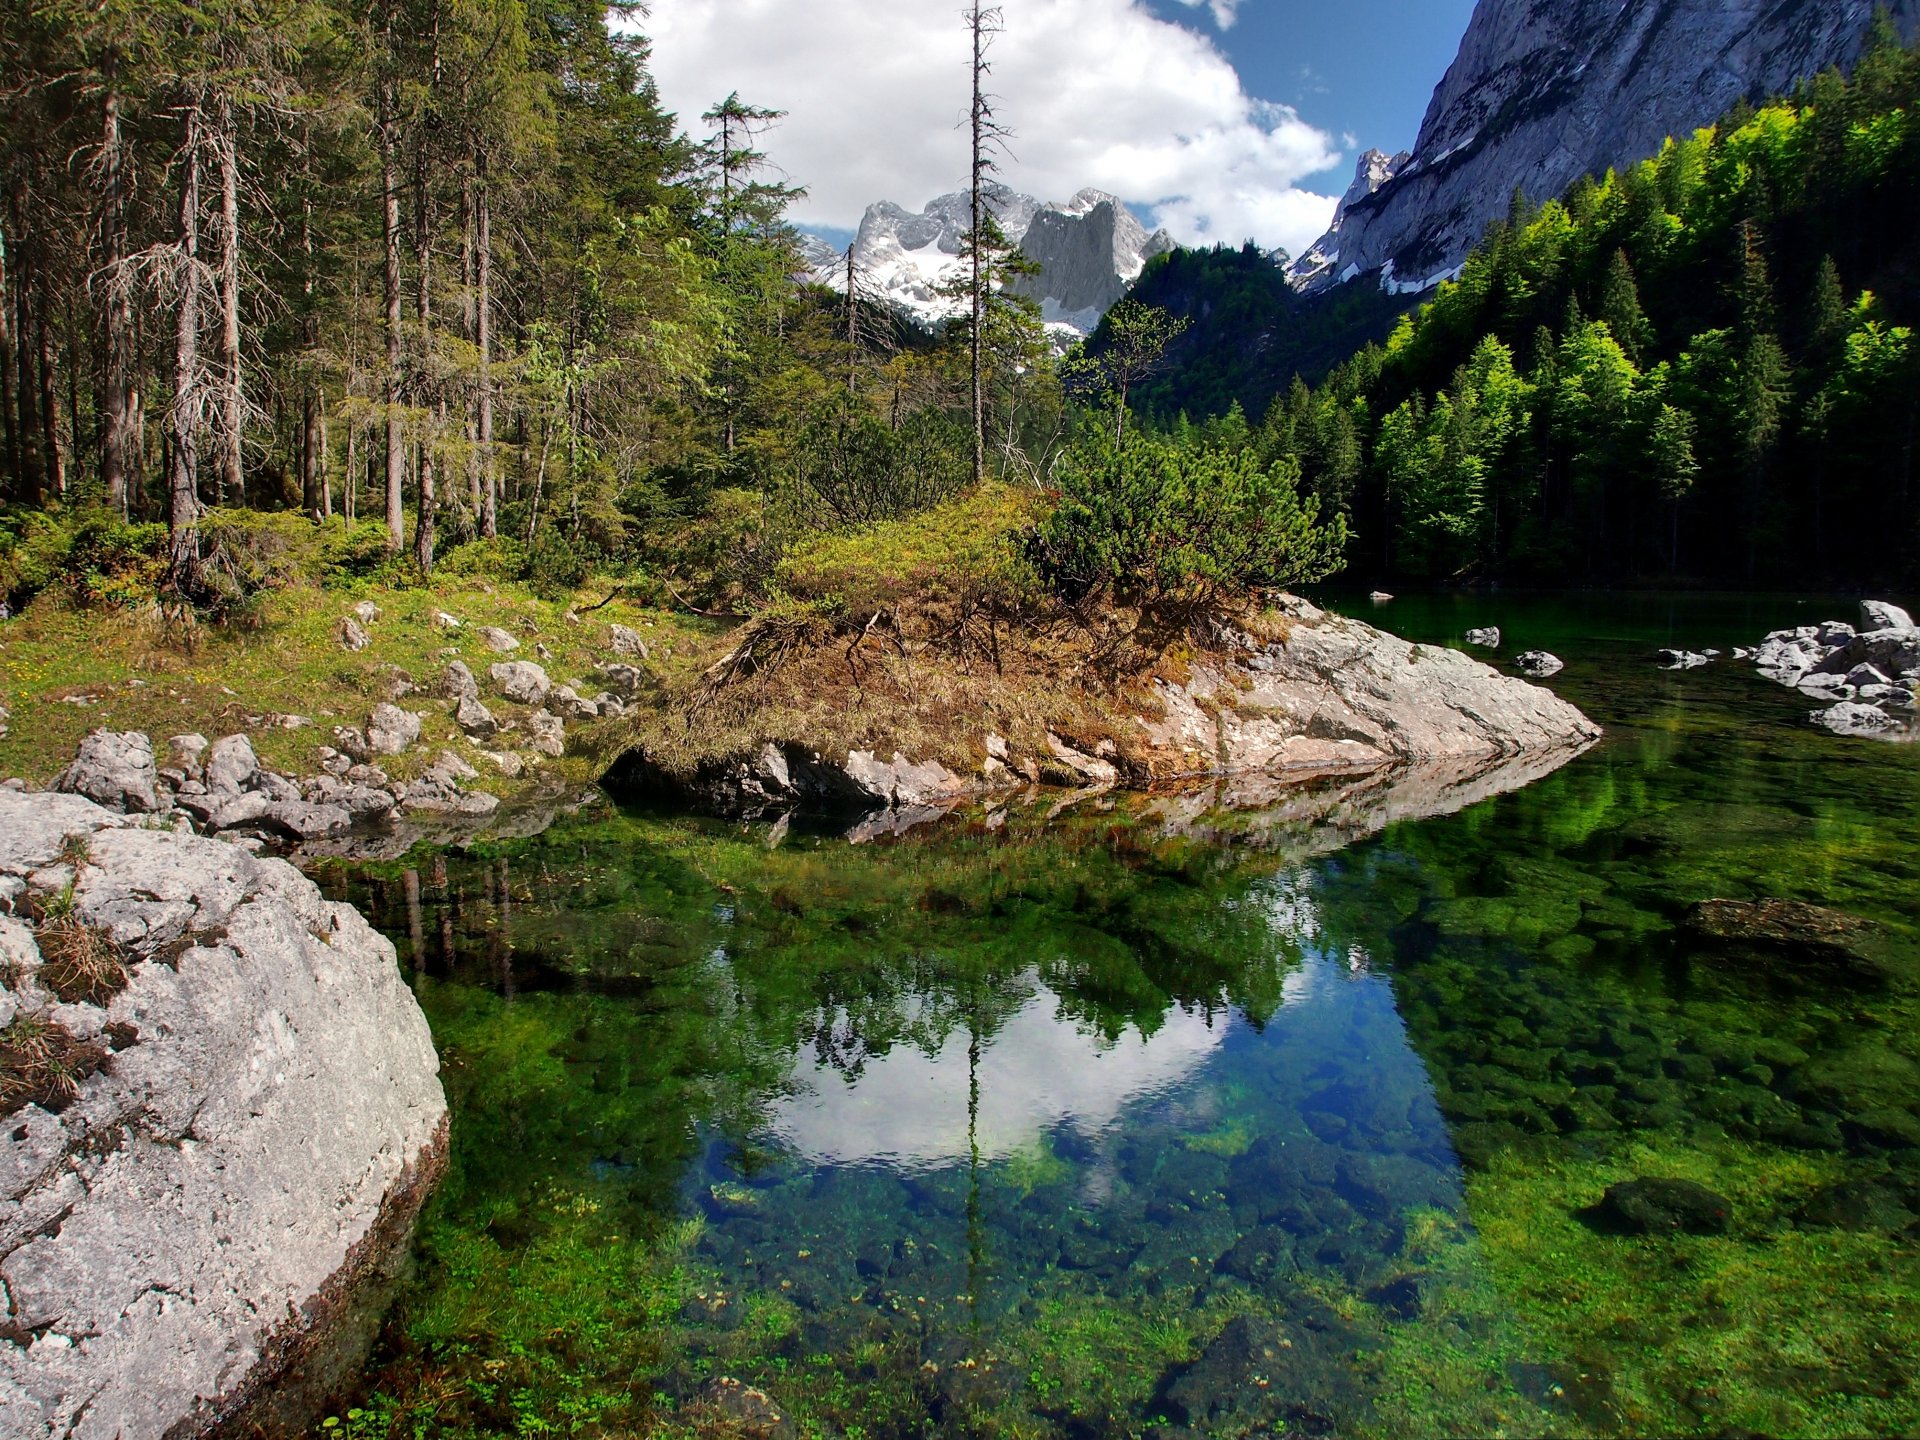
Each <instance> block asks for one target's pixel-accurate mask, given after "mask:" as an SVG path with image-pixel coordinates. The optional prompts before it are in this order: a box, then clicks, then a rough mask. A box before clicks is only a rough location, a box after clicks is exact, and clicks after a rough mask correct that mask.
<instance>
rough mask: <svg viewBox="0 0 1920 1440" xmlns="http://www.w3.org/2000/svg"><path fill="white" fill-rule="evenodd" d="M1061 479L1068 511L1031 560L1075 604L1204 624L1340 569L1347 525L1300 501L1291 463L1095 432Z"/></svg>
mask: <svg viewBox="0 0 1920 1440" xmlns="http://www.w3.org/2000/svg"><path fill="white" fill-rule="evenodd" d="M1054 479H1055V484H1056V485H1057V486H1058V488H1059V503H1058V504H1057V505H1056V506H1055V508H1054V510H1053V512H1052V513H1051V514H1049V515H1048V516H1047V517H1046V518H1045V519H1044V520H1042V521H1041V522H1040V525H1039V528H1038V530H1037V532H1036V534H1035V536H1034V540H1033V547H1032V553H1033V557H1034V560H1035V562H1036V564H1037V566H1038V568H1039V570H1040V572H1041V574H1042V575H1043V576H1044V577H1045V579H1046V581H1047V583H1048V584H1049V585H1050V586H1051V587H1052V588H1053V590H1054V591H1055V593H1057V594H1059V595H1060V596H1061V598H1063V599H1065V600H1067V601H1068V602H1070V603H1073V604H1076V605H1085V604H1088V603H1097V602H1100V601H1105V600H1115V601H1119V602H1121V603H1125V604H1133V605H1139V606H1140V607H1142V608H1143V609H1148V610H1153V611H1156V612H1159V613H1162V614H1167V615H1172V616H1183V615H1196V614H1200V613H1203V612H1205V611H1207V610H1209V609H1212V608H1215V607H1217V606H1220V605H1222V604H1225V603H1229V602H1231V601H1233V600H1235V599H1238V598H1240V597H1243V596H1245V595H1246V594H1248V593H1249V592H1251V591H1253V590H1256V589H1260V588H1263V587H1268V586H1276V587H1277V586H1285V585H1299V584H1304V583H1307V582H1310V581H1314V580H1323V579H1325V578H1326V577H1327V576H1329V575H1331V574H1333V573H1334V572H1335V571H1336V570H1338V569H1339V568H1340V563H1341V560H1340V556H1341V550H1342V548H1343V547H1344V546H1345V544H1346V540H1347V527H1346V521H1345V520H1344V519H1343V518H1341V517H1339V516H1335V517H1334V519H1333V520H1332V521H1330V522H1328V523H1327V524H1324V525H1323V524H1321V523H1320V519H1319V505H1318V502H1317V501H1315V500H1313V499H1306V500H1302V499H1301V497H1300V494H1299V489H1298V482H1299V465H1298V463H1297V462H1296V461H1295V460H1293V459H1292V458H1286V459H1282V460H1279V461H1277V462H1275V463H1273V464H1271V465H1262V464H1261V462H1260V460H1259V458H1258V456H1257V454H1256V453H1255V452H1254V451H1253V450H1252V449H1250V448H1248V447H1245V446H1234V445H1222V444H1216V443H1209V442H1206V441H1194V442H1190V443H1184V444H1183V443H1180V442H1178V441H1174V440H1169V439H1165V438H1163V437H1160V436H1155V435H1145V434H1140V433H1138V432H1134V433H1130V434H1129V435H1128V436H1127V438H1126V441H1125V444H1124V446H1121V447H1118V448H1116V443H1115V440H1114V436H1113V434H1112V433H1111V431H1110V430H1109V429H1108V428H1107V427H1106V426H1105V425H1104V424H1096V425H1094V426H1090V428H1089V430H1088V433H1087V434H1086V435H1085V436H1083V437H1082V439H1081V440H1080V441H1079V442H1078V443H1077V444H1076V445H1075V446H1074V447H1072V448H1071V449H1070V450H1068V451H1067V452H1066V454H1065V455H1063V456H1062V458H1061V462H1060V464H1059V466H1058V467H1057V468H1056V470H1055V476H1054Z"/></svg>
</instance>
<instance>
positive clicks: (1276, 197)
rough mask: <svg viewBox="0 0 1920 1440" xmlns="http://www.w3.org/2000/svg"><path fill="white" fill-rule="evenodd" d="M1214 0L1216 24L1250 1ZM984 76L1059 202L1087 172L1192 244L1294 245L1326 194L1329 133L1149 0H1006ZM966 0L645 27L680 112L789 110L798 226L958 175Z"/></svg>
mask: <svg viewBox="0 0 1920 1440" xmlns="http://www.w3.org/2000/svg"><path fill="white" fill-rule="evenodd" d="M1189 3H1194V4H1208V5H1209V6H1210V8H1212V9H1213V10H1214V11H1215V16H1216V19H1219V20H1220V22H1221V23H1222V24H1226V23H1228V22H1230V20H1231V18H1232V12H1233V9H1234V6H1235V5H1236V4H1237V3H1239V0H1189ZM1001 8H1002V10H1003V12H1004V15H1005V31H1004V33H1003V34H1001V35H1000V37H999V38H998V39H997V40H996V41H995V43H994V47H993V50H992V54H991V60H992V64H993V75H992V81H991V89H992V92H993V94H994V95H995V97H996V100H997V105H998V112H999V116H1000V119H1001V121H1002V122H1003V123H1004V124H1005V125H1007V126H1008V127H1009V128H1010V129H1012V130H1013V132H1014V138H1013V140H1012V142H1011V144H1010V152H1011V153H1010V155H1009V156H1008V157H1007V159H1006V160H1005V162H1004V164H1003V168H1002V177H1003V178H1004V179H1005V180H1006V182H1007V183H1008V184H1010V185H1012V186H1013V187H1014V188H1015V189H1018V190H1023V191H1026V192H1027V193H1029V194H1033V195H1038V196H1039V197H1041V198H1042V199H1051V200H1064V199H1066V198H1067V197H1069V196H1071V195H1072V194H1073V193H1074V192H1075V191H1078V190H1080V189H1082V188H1083V187H1086V186H1094V187H1097V188H1098V189H1101V190H1108V191H1111V192H1113V193H1114V194H1116V195H1118V196H1120V198H1121V199H1123V200H1125V201H1128V202H1129V203H1131V204H1134V205H1137V206H1140V207H1142V208H1143V209H1144V210H1146V211H1147V212H1148V213H1149V214H1150V215H1151V216H1152V217H1153V218H1154V219H1155V220H1156V221H1157V222H1158V223H1160V224H1163V225H1165V226H1166V227H1167V229H1168V230H1169V231H1170V232H1172V234H1173V235H1174V237H1175V238H1176V239H1178V240H1180V241H1182V242H1184V243H1186V244H1194V245H1198V244H1211V243H1213V242H1215V241H1225V242H1226V243H1228V244H1235V245H1237V244H1239V243H1240V242H1241V241H1243V240H1247V239H1252V240H1256V241H1258V242H1259V243H1260V244H1262V245H1267V246H1272V245H1284V246H1285V247H1286V248H1287V249H1289V250H1291V251H1293V252H1294V253H1296V254H1297V253H1299V251H1301V250H1302V249H1304V248H1305V247H1306V246H1307V245H1309V244H1310V243H1312V241H1313V240H1314V239H1315V238H1316V237H1317V236H1318V235H1319V234H1320V232H1321V231H1322V230H1324V229H1325V228H1326V223H1327V221H1328V219H1329V218H1330V217H1331V215H1332V212H1333V204H1334V201H1333V198H1332V197H1329V196H1324V195H1320V194H1317V193H1315V192H1313V191H1310V190H1307V189H1304V188H1302V187H1301V184H1300V182H1301V181H1302V180H1303V179H1305V178H1306V177H1308V176H1311V175H1315V174H1317V173H1319V172H1321V171H1325V170H1328V169H1330V168H1331V167H1333V166H1336V165H1338V164H1339V163H1340V160H1341V156H1340V153H1339V148H1340V147H1339V144H1338V142H1337V141H1336V140H1335V138H1334V137H1333V136H1330V135H1328V134H1326V133H1325V132H1323V131H1321V130H1318V129H1316V128H1315V127H1313V126H1312V125H1309V124H1308V123H1307V122H1306V121H1304V120H1302V119H1301V118H1300V116H1299V115H1298V114H1297V113H1295V112H1294V111H1293V110H1292V109H1290V108H1288V107H1287V106H1284V105H1277V104H1273V103H1270V102H1268V101H1265V100H1262V99H1259V98H1257V97H1255V96H1252V95H1249V94H1248V93H1247V92H1246V89H1245V87H1244V86H1243V85H1242V84H1241V81H1240V76H1239V74H1238V73H1237V72H1236V71H1235V70H1234V68H1233V66H1232V64H1231V63H1229V62H1228V60H1227V58H1226V57H1225V56H1224V55H1222V54H1221V52H1220V50H1219V49H1218V48H1217V47H1216V46H1215V45H1214V43H1213V42H1212V41H1211V40H1209V39H1208V38H1206V37H1205V36H1203V35H1200V34H1197V33H1196V32H1194V31H1192V30H1190V29H1187V28H1186V27H1184V26H1181V25H1177V24H1172V23H1169V22H1167V21H1164V20H1161V19H1158V18H1156V17H1155V16H1153V15H1152V14H1150V13H1149V12H1148V11H1147V10H1146V9H1145V8H1144V6H1143V5H1142V4H1141V3H1139V0H1001ZM959 9H960V7H959V5H958V3H957V0H832V3H822V0H809V3H795V0H655V3H654V6H653V13H652V14H651V15H650V16H649V17H648V18H647V19H646V20H645V21H644V22H642V23H643V28H644V29H645V30H646V32H647V34H648V35H649V36H650V37H651V38H652V41H653V65H652V68H653V73H654V76H655V78H656V80H657V81H658V83H659V86H660V91H661V96H662V99H663V100H664V101H665V103H666V104H667V106H668V107H669V108H670V109H672V110H674V111H675V112H676V113H678V114H679V116H680V119H681V123H682V124H683V125H685V126H687V127H688V128H690V129H692V130H694V131H696V132H697V131H698V130H699V125H700V122H699V118H698V117H699V115H700V113H701V111H703V110H705V109H707V108H709V107H710V106H711V105H712V104H713V102H714V101H716V100H718V99H721V98H723V97H724V96H726V95H728V94H730V93H731V92H733V91H738V92H739V93H740V95H741V97H742V98H743V99H744V100H746V101H748V102H749V103H750V104H754V105H760V106H768V107H771V108H774V109H779V110H784V111H786V112H788V113H787V118H786V119H785V120H784V121H783V122H782V123H781V124H780V126H779V128H778V129H776V130H774V131H773V132H772V133H770V134H768V135H767V136H765V137H764V138H763V140H762V141H761V142H760V146H761V148H762V149H763V150H765V151H766V152H767V153H768V155H769V156H770V157H771V159H772V160H773V161H774V162H775V163H776V164H777V165H778V166H780V168H781V169H783V170H784V171H785V172H786V173H787V174H788V175H789V176H790V177H791V178H792V180H793V181H794V182H795V183H797V184H801V185H804V186H806V187H807V190H808V195H807V198H806V199H805V200H803V201H802V202H801V203H800V205H799V206H798V207H797V209H796V210H795V212H794V218H795V220H796V221H797V222H798V223H800V224H802V225H818V226H828V227H837V228H843V229H850V228H852V227H853V226H854V225H857V224H858V223H859V219H860V216H861V214H862V212H863V211H864V210H865V209H866V207H867V206H868V205H869V204H870V203H872V202H874V201H876V200H894V201H897V202H899V203H901V204H904V205H906V206H908V207H909V208H912V209H917V208H919V206H921V205H923V204H924V203H925V202H926V201H928V200H930V199H932V198H933V197H934V196H935V195H939V194H943V193H946V192H949V191H953V190H958V189H960V188H962V186H963V185H964V184H965V182H966V175H967V138H966V134H965V132H964V130H963V129H962V128H961V122H962V120H963V119H964V117H965V115H966V109H967V95H968V83H967V57H968V40H967V35H966V31H965V29H964V27H963V26H962V24H961V22H960V17H959Z"/></svg>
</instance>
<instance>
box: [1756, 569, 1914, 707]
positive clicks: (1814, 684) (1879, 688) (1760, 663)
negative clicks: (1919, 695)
mask: <svg viewBox="0 0 1920 1440" xmlns="http://www.w3.org/2000/svg"><path fill="white" fill-rule="evenodd" d="M1741 658H1744V659H1751V660H1752V661H1753V663H1754V664H1755V665H1756V666H1757V667H1758V668H1759V671H1760V673H1761V674H1762V675H1764V676H1766V677H1767V678H1768V679H1769V680H1773V681H1775V682H1776V683H1778V684H1781V685H1785V686H1787V687H1788V688H1789V689H1793V690H1797V691H1799V692H1800V693H1801V694H1802V695H1804V696H1806V697H1807V698H1808V699H1809V700H1812V701H1815V702H1817V703H1818V704H1819V705H1820V706H1821V708H1820V709H1818V710H1815V711H1813V712H1811V716H1810V718H1811V719H1812V720H1813V723H1814V724H1816V725H1819V726H1822V727H1823V728H1825V729H1828V730H1831V731H1833V732H1834V734H1836V735H1845V736H1855V737H1878V738H1883V739H1896V740H1897V739H1913V738H1915V734H1916V726H1915V714H1914V696H1915V692H1916V689H1920V628H1917V627H1916V626H1915V625H1914V623H1913V617H1912V616H1911V615H1909V614H1908V613H1907V612H1906V611H1905V610H1902V609H1900V608H1899V607H1898V606H1896V605H1890V604H1888V603H1887V602H1885V601H1883V600H1868V601H1865V602H1863V603H1862V604H1861V606H1860V623H1859V624H1858V625H1857V626H1856V625H1852V624H1849V623H1847V622H1845V621H1842V620H1829V621H1827V622H1826V623H1825V624H1821V625H1802V626H1799V627H1798V628H1796V629H1793V630H1776V631H1774V632H1773V633H1772V634H1771V635H1769V636H1767V638H1766V639H1765V640H1763V641H1761V642H1760V644H1759V646H1758V647H1757V648H1755V649H1754V650H1752V651H1750V652H1746V653H1744V654H1743V655H1742V656H1741Z"/></svg>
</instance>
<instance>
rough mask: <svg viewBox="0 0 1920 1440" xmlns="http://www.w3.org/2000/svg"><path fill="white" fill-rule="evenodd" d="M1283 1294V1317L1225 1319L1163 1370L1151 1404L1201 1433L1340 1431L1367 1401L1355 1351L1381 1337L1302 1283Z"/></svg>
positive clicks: (1365, 1347) (1344, 1430)
mask: <svg viewBox="0 0 1920 1440" xmlns="http://www.w3.org/2000/svg"><path fill="white" fill-rule="evenodd" d="M1283 1298H1284V1299H1285V1300H1286V1301H1287V1302H1288V1315H1287V1320H1286V1323H1284V1324H1283V1323H1280V1322H1278V1321H1275V1320H1270V1319H1266V1318H1264V1317H1257V1316H1249V1315H1242V1316H1239V1317H1238V1318H1236V1319H1233V1320H1229V1321H1228V1322H1227V1324H1226V1327H1225V1328H1224V1329H1222V1330H1221V1332H1220V1333H1219V1334H1218V1335H1216V1336H1215V1337H1214V1338H1213V1340H1212V1341H1210V1342H1209V1343H1208V1345H1207V1347H1206V1348H1205V1349H1204V1350H1202V1351H1201V1352H1200V1355H1199V1358H1197V1359H1195V1360H1193V1361H1191V1362H1190V1363H1188V1364H1185V1365H1179V1366H1176V1367H1174V1368H1173V1369H1172V1370H1171V1371H1169V1372H1168V1373H1167V1374H1166V1375H1165V1376H1164V1377H1162V1379H1161V1383H1160V1388H1159V1393H1158V1394H1157V1395H1156V1396H1155V1398H1154V1408H1156V1409H1157V1410H1159V1411H1160V1412H1161V1413H1163V1414H1165V1415H1166V1416H1167V1417H1168V1418H1169V1419H1170V1420H1172V1421H1173V1422H1174V1423H1175V1424H1177V1425H1184V1426H1190V1427H1191V1428H1192V1429H1193V1430H1194V1431H1196V1432H1197V1433H1199V1434H1203V1435H1226V1434H1232V1435H1239V1434H1246V1433H1254V1434H1267V1433H1275V1434H1291V1433H1294V1429H1293V1427H1298V1428H1299V1429H1301V1430H1304V1431H1305V1433H1307V1434H1316V1435H1324V1434H1336V1433H1337V1434H1343V1433H1345V1432H1346V1430H1347V1429H1348V1427H1349V1426H1351V1425H1352V1424H1353V1423H1354V1422H1355V1420H1356V1419H1358V1418H1359V1417H1360V1415H1361V1414H1362V1413H1364V1410H1365V1405H1366V1401H1365V1398H1364V1394H1363V1387H1362V1384H1361V1382H1360V1380H1359V1377H1358V1376H1357V1375H1356V1374H1355V1373H1354V1366H1353V1363H1352V1361H1353V1356H1354V1354H1355V1352H1356V1351H1359V1350H1364V1349H1370V1348H1375V1347H1377V1345H1378V1343H1379V1342H1378V1341H1377V1340H1374V1339H1373V1338H1371V1337H1369V1336H1367V1335H1366V1334H1364V1333H1363V1332H1361V1331H1359V1330H1356V1329H1355V1328H1354V1327H1353V1326H1351V1325H1349V1324H1347V1323H1346V1322H1345V1321H1344V1320H1342V1319H1341V1318H1340V1317H1339V1316H1338V1315H1337V1314H1336V1313H1335V1312H1334V1311H1333V1310H1332V1309H1331V1308H1330V1307H1329V1306H1327V1305H1326V1304H1325V1303H1324V1302H1322V1301H1319V1300H1317V1299H1315V1298H1314V1297H1312V1296H1310V1295H1308V1294H1307V1293H1306V1292H1305V1291H1302V1290H1295V1289H1293V1288H1291V1287H1289V1288H1288V1289H1287V1290H1286V1291H1284V1292H1283ZM1249 1427H1256V1428H1253V1429H1249ZM1265 1427H1272V1428H1271V1430H1269V1429H1267V1428H1265Z"/></svg>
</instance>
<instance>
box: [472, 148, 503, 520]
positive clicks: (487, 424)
mask: <svg viewBox="0 0 1920 1440" xmlns="http://www.w3.org/2000/svg"><path fill="white" fill-rule="evenodd" d="M474 174H475V178H476V180H477V184H476V185H475V186H474V206H475V209H476V210H477V211H478V214H477V216H476V220H475V228H476V234H475V235H474V280H475V285H476V291H475V295H474V315H473V328H474V339H475V343H476V344H477V346H478V348H479V351H480V418H479V437H480V443H479V450H480V533H481V535H482V536H484V537H485V538H486V539H488V540H492V539H494V538H495V537H497V536H498V535H499V533H500V476H499V473H498V471H497V470H496V469H495V468H494V456H493V194H492V191H491V189H490V188H489V186H488V183H487V151H486V147H485V146H482V147H481V148H480V149H479V150H477V151H476V152H475V153H474Z"/></svg>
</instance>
